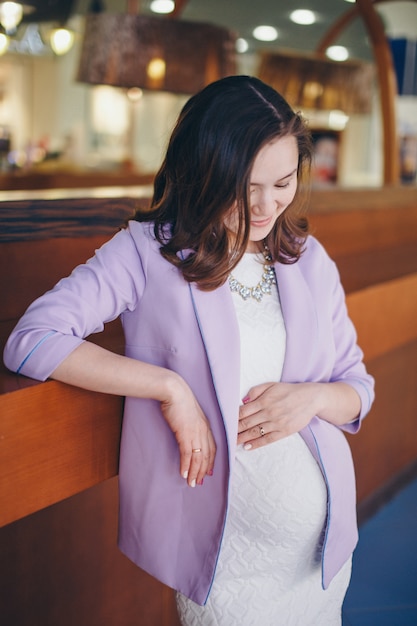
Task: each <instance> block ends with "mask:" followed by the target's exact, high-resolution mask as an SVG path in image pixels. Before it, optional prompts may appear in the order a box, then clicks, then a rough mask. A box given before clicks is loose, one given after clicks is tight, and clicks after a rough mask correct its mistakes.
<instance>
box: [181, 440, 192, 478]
mask: <svg viewBox="0 0 417 626" xmlns="http://www.w3.org/2000/svg"><path fill="white" fill-rule="evenodd" d="M179 448H180V473H181V476H182V478H184V479H185V480H188V478H189V474H190V465H191V457H192V452H191V447H190V446H187V448H186V449H184V448H183V447H182V446H181V444H179Z"/></svg>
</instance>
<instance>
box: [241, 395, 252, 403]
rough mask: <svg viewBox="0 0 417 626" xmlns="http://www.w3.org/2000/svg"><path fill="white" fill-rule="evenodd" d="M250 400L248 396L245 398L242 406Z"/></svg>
mask: <svg viewBox="0 0 417 626" xmlns="http://www.w3.org/2000/svg"><path fill="white" fill-rule="evenodd" d="M249 400H250V398H249V396H245V397H244V398H243V400H242V402H243V404H246V403H247V402H249Z"/></svg>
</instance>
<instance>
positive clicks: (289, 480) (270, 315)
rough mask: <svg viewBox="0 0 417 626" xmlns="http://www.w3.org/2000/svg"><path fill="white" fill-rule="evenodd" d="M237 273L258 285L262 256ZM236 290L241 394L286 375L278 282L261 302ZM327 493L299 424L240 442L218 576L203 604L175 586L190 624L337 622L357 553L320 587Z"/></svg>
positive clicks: (334, 625) (311, 625) (248, 258)
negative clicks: (271, 437)
mask: <svg viewBox="0 0 417 626" xmlns="http://www.w3.org/2000/svg"><path fill="white" fill-rule="evenodd" d="M233 274H234V276H235V277H236V278H237V279H238V280H239V281H240V282H242V283H243V284H245V285H247V286H250V287H252V286H255V285H256V284H257V283H258V281H259V279H260V276H261V274H262V263H261V264H259V257H258V256H257V255H253V254H245V256H244V257H243V259H242V261H241V262H240V263H239V265H238V267H237V268H235V270H234V272H233ZM233 299H234V303H235V306H236V312H237V316H238V320H239V329H240V335H241V397H242V398H243V397H244V396H245V395H246V393H247V392H248V391H249V389H250V387H252V386H253V385H256V384H259V383H264V382H271V381H279V380H280V378H281V373H282V367H283V361H284V355H285V338H286V334H285V326H284V322H283V318H282V313H281V307H280V303H279V297H278V291H277V290H276V289H273V293H272V294H271V295H266V296H264V298H263V299H262V301H261V302H256V301H255V300H253V299H250V300H246V301H244V300H243V299H242V298H241V297H240V296H239V295H238V294H233ZM326 496H327V494H326V488H325V484H324V480H323V476H322V474H321V471H320V469H319V467H318V465H317V463H316V461H315V460H314V458H313V457H312V455H311V454H310V452H309V450H308V448H307V446H306V445H305V443H304V441H303V440H302V438H301V437H300V436H299V435H298V434H295V435H292V436H290V437H287V438H285V439H283V440H281V441H277V442H275V443H272V444H270V445H267V446H265V447H262V448H261V449H258V450H249V451H246V450H244V449H243V448H242V446H239V447H238V449H237V454H236V464H235V471H234V474H233V476H232V479H231V492H230V502H229V510H228V515H227V521H226V527H225V531H224V536H223V541H222V547H221V550H220V555H219V560H218V564H217V569H216V574H215V578H214V582H213V586H212V589H211V591H210V595H209V598H208V601H207V604H206V605H205V606H204V607H201V606H199V605H197V604H195V603H194V602H192V601H191V600H189V599H188V598H185V596H183V595H182V594H177V606H178V612H179V616H180V619H181V622H182V624H183V626H318V625H320V626H338V625H340V623H341V606H342V602H343V598H344V595H345V593H346V589H347V586H348V584H349V579H350V570H351V562H350V561H349V562H348V563H346V565H345V566H344V567H343V569H342V570H341V571H340V572H339V574H338V575H337V576H336V578H335V579H334V580H333V581H332V583H331V585H330V587H329V589H327V590H326V591H323V589H322V586H321V566H320V557H319V552H320V544H321V541H322V534H323V528H324V524H325V519H326V502H327V497H326Z"/></svg>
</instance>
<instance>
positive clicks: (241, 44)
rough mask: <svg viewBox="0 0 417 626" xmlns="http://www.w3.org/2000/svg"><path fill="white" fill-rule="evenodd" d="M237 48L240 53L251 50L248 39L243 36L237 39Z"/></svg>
mask: <svg viewBox="0 0 417 626" xmlns="http://www.w3.org/2000/svg"><path fill="white" fill-rule="evenodd" d="M236 50H237V52H239V53H240V54H243V53H244V52H247V51H248V50H249V44H248V42H247V41H246V39H243V37H239V38H238V39H236Z"/></svg>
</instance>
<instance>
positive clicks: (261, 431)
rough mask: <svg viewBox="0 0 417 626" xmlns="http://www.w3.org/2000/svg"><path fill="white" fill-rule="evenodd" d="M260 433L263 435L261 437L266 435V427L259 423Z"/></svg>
mask: <svg viewBox="0 0 417 626" xmlns="http://www.w3.org/2000/svg"><path fill="white" fill-rule="evenodd" d="M259 434H260V435H261V437H263V436H264V435H265V431H264V427H263V426H262V425H261V424H259Z"/></svg>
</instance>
